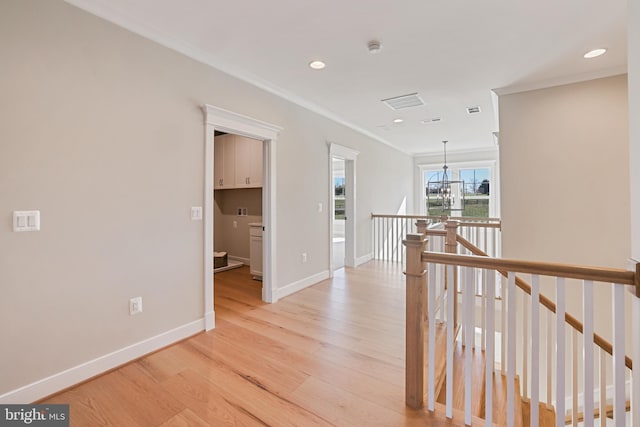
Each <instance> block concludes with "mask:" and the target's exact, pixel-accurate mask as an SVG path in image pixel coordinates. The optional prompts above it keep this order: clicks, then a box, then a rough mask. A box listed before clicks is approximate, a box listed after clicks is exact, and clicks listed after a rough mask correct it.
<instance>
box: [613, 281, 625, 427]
mask: <svg viewBox="0 0 640 427" xmlns="http://www.w3.org/2000/svg"><path fill="white" fill-rule="evenodd" d="M611 292H612V294H613V295H612V299H613V421H614V422H615V423H616V425H624V423H625V419H624V417H625V415H624V414H625V406H626V400H625V393H624V386H625V384H624V371H625V364H624V355H625V354H624V351H625V350H624V349H625V344H624V285H618V284H615V285H613V290H612V291H611Z"/></svg>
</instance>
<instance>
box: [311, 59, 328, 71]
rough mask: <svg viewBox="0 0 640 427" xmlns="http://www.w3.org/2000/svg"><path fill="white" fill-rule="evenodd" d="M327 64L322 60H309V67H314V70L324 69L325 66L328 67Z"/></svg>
mask: <svg viewBox="0 0 640 427" xmlns="http://www.w3.org/2000/svg"><path fill="white" fill-rule="evenodd" d="M326 66H327V64H325V63H324V62H322V61H317V60H316V61H311V62H309V67H311V68H313V69H314V70H322V69H323V68H324V67H326Z"/></svg>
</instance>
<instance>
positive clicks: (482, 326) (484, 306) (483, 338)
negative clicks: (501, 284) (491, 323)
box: [480, 270, 492, 350]
mask: <svg viewBox="0 0 640 427" xmlns="http://www.w3.org/2000/svg"><path fill="white" fill-rule="evenodd" d="M490 273H492V272H489V271H487V270H480V277H482V281H481V286H480V301H481V302H482V316H481V318H482V321H481V322H482V323H481V324H480V331H481V336H480V345H481V346H482V350H486V349H487V345H486V342H487V323H486V321H485V320H486V317H487V316H486V313H487V277H488V276H489V274H490Z"/></svg>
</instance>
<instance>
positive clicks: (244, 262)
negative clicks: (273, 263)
mask: <svg viewBox="0 0 640 427" xmlns="http://www.w3.org/2000/svg"><path fill="white" fill-rule="evenodd" d="M228 258H229V259H232V260H234V261H239V262H241V263H243V264H244V265H249V264H251V260H250V259H249V258H242V257H239V256H233V255H229V257H228Z"/></svg>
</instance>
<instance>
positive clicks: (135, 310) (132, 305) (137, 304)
mask: <svg viewBox="0 0 640 427" xmlns="http://www.w3.org/2000/svg"><path fill="white" fill-rule="evenodd" d="M139 313H142V297H135V298H131V299H130V300H129V315H130V316H133V315H134V314H139Z"/></svg>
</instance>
